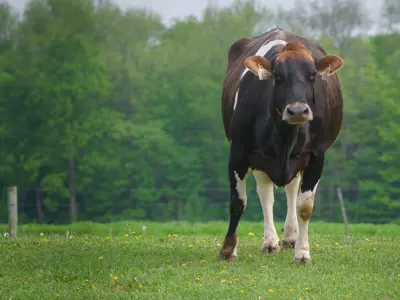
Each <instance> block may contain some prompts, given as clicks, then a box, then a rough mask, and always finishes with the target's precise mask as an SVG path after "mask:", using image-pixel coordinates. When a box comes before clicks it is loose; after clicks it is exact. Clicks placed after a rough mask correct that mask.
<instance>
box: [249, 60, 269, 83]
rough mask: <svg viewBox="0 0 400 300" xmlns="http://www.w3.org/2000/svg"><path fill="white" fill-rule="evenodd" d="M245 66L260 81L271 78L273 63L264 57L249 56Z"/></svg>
mask: <svg viewBox="0 0 400 300" xmlns="http://www.w3.org/2000/svg"><path fill="white" fill-rule="evenodd" d="M244 65H245V66H246V67H247V68H248V69H249V70H250V71H251V72H252V73H254V74H255V75H257V76H258V78H259V79H260V80H267V79H268V78H269V77H270V76H271V63H270V62H269V60H268V59H266V58H265V57H264V56H259V55H255V56H249V57H248V58H246V59H245V61H244Z"/></svg>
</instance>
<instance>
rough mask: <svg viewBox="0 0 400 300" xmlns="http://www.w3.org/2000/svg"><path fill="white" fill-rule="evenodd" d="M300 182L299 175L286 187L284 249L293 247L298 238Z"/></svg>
mask: <svg viewBox="0 0 400 300" xmlns="http://www.w3.org/2000/svg"><path fill="white" fill-rule="evenodd" d="M300 181H301V174H300V173H298V174H297V175H296V177H295V178H294V179H293V180H292V181H291V182H290V183H289V184H288V185H286V186H285V192H286V200H287V213H286V220H285V226H284V235H283V241H282V244H283V246H284V247H293V246H294V244H295V242H296V238H297V232H298V222H297V213H296V201H297V193H298V191H299V185H300Z"/></svg>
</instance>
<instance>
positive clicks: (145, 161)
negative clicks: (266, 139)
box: [0, 0, 400, 223]
mask: <svg viewBox="0 0 400 300" xmlns="http://www.w3.org/2000/svg"><path fill="white" fill-rule="evenodd" d="M325 2H326V3H325ZM325 2H324V3H325V4H326V5H325V4H324V5H323V4H318V6H315V8H318V9H311V8H312V7H311V6H310V5H314V4H315V3H316V2H315V3H314V2H312V3H311V4H304V3H303V4H304V5H303V4H301V3H300V2H299V3H300V4H298V5H302V6H303V7H302V14H301V15H300V14H299V13H298V11H297V13H296V9H299V7H298V6H296V7H295V8H294V9H293V10H291V11H290V10H286V11H285V10H282V9H281V10H279V11H278V12H273V11H269V10H267V9H266V8H263V7H259V6H258V5H255V4H254V1H235V2H234V3H233V4H232V6H230V7H227V8H223V9H218V8H215V7H212V6H210V7H208V8H207V9H206V10H205V11H204V13H203V18H202V19H201V20H199V19H196V18H195V17H188V18H186V19H183V20H180V21H176V22H175V23H174V24H173V25H171V26H169V27H167V26H165V25H164V24H163V23H162V22H161V18H160V16H158V15H156V14H155V13H153V12H149V11H145V10H141V9H130V10H127V11H122V10H121V9H120V8H119V7H117V6H116V5H114V4H112V2H111V1H92V0H73V1H70V0H68V1H67V0H32V1H30V2H29V3H28V5H27V6H26V8H25V11H24V14H23V15H24V17H23V18H19V17H18V15H17V14H16V13H15V12H14V11H13V9H12V7H11V6H10V5H7V4H1V5H0V87H1V93H0V138H1V147H0V158H1V161H2V164H1V165H0V184H1V186H2V187H3V189H4V191H5V188H6V187H7V186H9V185H17V186H18V188H19V199H20V200H19V201H20V205H21V209H20V211H21V212H22V215H21V220H26V221H32V220H38V221H40V222H48V223H53V222H57V223H64V222H69V221H75V220H96V221H110V220H118V219H152V220H159V221H161V220H168V219H185V220H196V221H205V220H211V219H221V218H227V214H228V210H227V205H228V199H229V190H228V180H227V156H228V149H229V143H228V142H227V141H226V138H225V135H224V130H223V126H222V120H221V108H220V96H221V87H222V82H223V80H224V75H225V71H226V64H227V52H228V49H229V47H230V46H231V44H232V43H233V42H234V41H236V40H238V39H239V38H243V37H251V36H253V35H255V34H260V33H262V32H263V31H265V30H267V29H269V28H271V27H272V26H275V25H276V24H278V25H279V26H280V27H283V28H287V29H290V30H293V31H295V32H301V33H302V34H304V35H306V36H307V37H309V38H311V39H314V40H318V41H319V42H320V43H321V44H322V45H323V46H324V47H325V48H326V49H327V51H328V52H329V53H332V54H338V55H341V56H342V57H343V58H344V60H345V66H344V68H343V69H342V70H341V71H340V72H339V76H340V78H341V82H342V86H343V94H344V101H345V119H344V122H343V128H342V131H341V134H340V136H339V139H338V141H337V142H336V143H335V144H334V145H333V147H332V148H331V149H330V150H329V151H328V158H327V162H326V166H325V170H324V173H323V178H322V180H321V184H320V187H319V196H318V199H317V203H316V207H315V212H314V214H313V218H315V219H324V220H329V221H334V220H339V219H340V218H341V215H340V209H339V207H338V202H337V201H336V188H337V187H339V186H340V187H341V188H342V190H343V193H344V196H345V198H346V206H347V209H348V214H349V218H350V220H351V221H354V222H360V221H366V222H389V221H392V220H394V219H395V218H396V217H397V216H398V215H399V213H400V204H399V203H400V201H399V197H400V185H399V183H398V182H399V180H398V179H399V175H398V169H399V168H400V165H399V163H398V159H397V157H398V153H399V150H400V144H399V141H398V139H397V137H398V135H399V132H398V131H399V129H398V128H399V127H400V124H398V123H399V120H400V118H399V115H400V108H399V106H398V104H397V102H396V101H397V99H398V98H399V97H400V89H399V87H398V82H399V79H400V77H399V76H400V75H399V74H400V73H399V71H398V70H399V63H398V62H399V55H400V52H399V50H398V49H399V48H400V39H399V33H397V32H395V30H394V29H393V28H395V26H394V25H395V23H396V22H395V16H394V15H393V16H392V17H393V18H392V19H393V20H392V23H393V24H394V25H393V27H391V28H392V29H391V31H390V32H388V33H380V34H377V35H376V36H367V35H366V30H367V28H369V25H370V24H369V19H368V17H367V16H365V12H364V11H363V10H362V5H361V6H360V5H359V4H360V3H359V1H356V0H352V1H351V2H349V3H347V4H346V3H344V2H343V1H339V0H326V1H325ZM389 2H390V1H389ZM313 3H314V4H313ZM389 4H390V3H389ZM389 4H388V5H389ZM390 5H392V4H390ZM347 8H351V9H350V10H349V9H347ZM341 11H342V12H343V11H346V14H342V13H341ZM387 13H388V10H386V11H385V14H387ZM273 22H276V23H273ZM300 29H301V30H300ZM248 189H249V192H248V194H249V198H251V201H249V206H248V208H247V210H246V213H245V215H244V218H247V219H250V220H260V219H261V211H260V205H259V203H258V199H257V195H256V193H255V191H254V190H255V189H254V181H252V180H249V183H248ZM2 195H3V196H2V198H1V200H0V219H2V220H5V219H6V209H5V204H6V199H5V192H3V194H2ZM276 199H277V201H276V202H275V203H276V206H275V215H276V216H277V217H278V218H280V219H284V217H285V210H286V201H285V196H284V194H283V192H282V191H280V192H278V193H277V195H276ZM67 208H68V209H67Z"/></svg>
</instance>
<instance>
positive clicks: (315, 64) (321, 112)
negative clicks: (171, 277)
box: [217, 27, 344, 264]
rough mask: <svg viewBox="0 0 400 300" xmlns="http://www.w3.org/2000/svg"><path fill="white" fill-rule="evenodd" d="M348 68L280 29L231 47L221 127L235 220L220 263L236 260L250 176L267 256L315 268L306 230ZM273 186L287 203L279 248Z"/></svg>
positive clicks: (334, 131) (336, 126)
mask: <svg viewBox="0 0 400 300" xmlns="http://www.w3.org/2000/svg"><path fill="white" fill-rule="evenodd" d="M343 64H344V61H343V59H342V58H341V57H339V56H336V55H328V54H327V53H326V52H325V49H324V48H323V47H321V46H320V45H319V44H318V43H316V42H313V41H311V40H308V39H306V38H303V37H300V36H297V35H295V34H293V33H290V32H288V31H285V30H283V29H281V28H278V27H277V28H274V29H272V30H269V31H267V32H265V33H264V34H261V35H259V36H256V37H253V38H242V39H239V40H237V41H236V42H234V43H233V44H232V45H231V47H230V49H229V52H228V66H227V69H226V74H225V80H224V82H223V86H222V96H221V104H222V120H223V123H224V128H225V134H226V138H227V139H228V141H229V143H230V152H229V161H228V175H229V182H230V205H229V212H230V221H229V227H228V230H227V233H226V235H225V238H224V241H223V245H222V248H221V249H220V251H219V252H218V254H217V258H218V259H220V260H228V261H236V260H237V259H238V254H237V247H238V233H237V228H238V225H239V221H240V218H241V216H242V214H243V213H244V211H245V209H246V205H247V193H246V180H247V178H248V176H249V174H251V173H253V175H254V177H255V180H256V185H257V194H258V196H259V199H260V202H261V207H262V212H263V216H264V242H263V245H262V247H261V249H262V250H263V251H264V252H266V253H280V250H281V247H282V248H283V249H288V248H294V258H293V261H292V263H294V264H310V263H311V262H312V260H311V256H310V247H309V242H308V225H309V222H310V217H311V214H312V210H313V205H314V197H315V192H316V189H317V187H318V184H319V181H320V177H321V175H322V171H323V166H324V159H325V153H326V151H327V150H328V149H329V148H330V147H331V145H332V144H333V143H334V142H335V140H336V138H337V136H338V135H339V132H340V128H341V124H342V118H343V97H342V91H341V85H340V81H339V78H338V76H337V73H336V72H337V71H338V70H339V69H340V68H341V67H342V66H343ZM274 187H275V188H278V187H283V188H284V189H285V193H286V199H287V214H286V220H285V224H284V228H283V229H284V234H283V238H282V241H281V242H280V240H279V237H278V235H277V232H276V229H275V225H274V220H273V204H274Z"/></svg>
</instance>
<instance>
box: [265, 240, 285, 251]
mask: <svg viewBox="0 0 400 300" xmlns="http://www.w3.org/2000/svg"><path fill="white" fill-rule="evenodd" d="M261 250H262V251H263V252H265V253H272V254H278V253H279V252H281V248H280V247H279V240H275V239H271V240H268V241H265V242H264V244H263V245H262V247H261Z"/></svg>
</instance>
